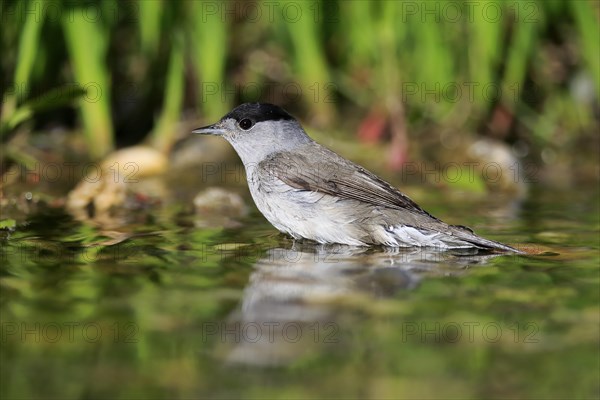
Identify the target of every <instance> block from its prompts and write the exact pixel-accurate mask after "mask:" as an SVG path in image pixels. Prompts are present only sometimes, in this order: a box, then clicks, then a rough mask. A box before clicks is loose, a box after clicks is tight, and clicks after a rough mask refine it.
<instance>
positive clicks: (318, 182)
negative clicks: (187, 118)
mask: <svg viewBox="0 0 600 400" xmlns="http://www.w3.org/2000/svg"><path fill="white" fill-rule="evenodd" d="M245 128H247V129H245ZM195 132H197V133H209V134H217V135H222V136H224V137H225V138H226V139H227V140H228V141H229V142H230V143H231V144H232V145H233V147H234V149H235V150H236V151H237V153H238V155H239V156H240V158H241V159H242V162H243V163H244V166H245V168H246V174H247V179H248V185H249V188H250V193H251V194H252V197H253V199H254V202H255V203H256V206H257V207H258V209H259V211H260V212H261V213H262V214H263V215H264V216H265V218H267V220H269V222H270V223H271V224H272V225H273V226H275V227H276V228H277V229H278V230H280V231H281V232H284V233H287V234H289V235H290V236H292V237H294V238H296V239H310V240H314V241H316V242H319V243H341V244H346V245H353V246H365V245H383V246H391V247H414V246H419V247H436V248H441V249H450V248H473V247H475V248H482V249H490V250H502V251H516V250H515V249H513V248H512V247H510V246H507V245H504V244H502V243H499V242H495V241H491V240H487V239H484V238H482V237H480V236H477V235H476V234H474V233H473V232H472V231H471V230H470V229H469V228H466V227H462V226H456V225H448V224H446V223H444V222H442V221H441V220H439V219H437V218H435V217H433V216H432V215H430V214H429V213H427V212H426V211H424V210H423V209H422V208H421V207H419V206H418V205H417V204H416V203H415V202H414V201H412V200H411V199H410V198H408V197H407V196H405V195H404V194H402V193H401V192H400V191H399V190H397V189H396V188H394V187H393V186H391V185H390V184H388V183H387V182H385V181H384V180H382V179H381V178H379V177H377V176H376V175H375V174H373V173H371V172H369V171H368V170H366V169H364V168H363V167H361V166H359V165H357V164H355V163H353V162H351V161H349V160H346V159H345V158H343V157H341V156H340V155H338V154H336V153H335V152H333V151H331V150H329V149H327V148H326V147H324V146H321V145H320V144H318V143H316V142H314V141H313V140H312V139H310V137H308V135H307V134H306V133H305V132H304V130H303V129H302V127H301V126H300V124H299V123H298V122H297V121H296V120H295V119H293V118H292V117H291V116H290V115H289V114H287V113H286V112H285V111H284V110H282V109H281V108H279V107H277V106H273V105H270V104H243V105H241V106H239V107H237V108H236V109H234V110H233V111H231V112H230V113H229V114H227V115H226V116H224V117H223V118H222V119H221V121H219V122H218V123H216V124H214V125H211V126H208V127H205V128H200V129H198V130H196V131H195Z"/></svg>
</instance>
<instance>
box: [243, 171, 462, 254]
mask: <svg viewBox="0 0 600 400" xmlns="http://www.w3.org/2000/svg"><path fill="white" fill-rule="evenodd" d="M247 172H248V176H249V177H250V179H249V180H248V183H249V187H250V193H251V194H252V197H253V199H254V202H255V203H256V206H257V207H258V209H259V210H260V212H261V213H262V214H263V215H264V216H265V218H267V220H269V222H270V223H271V224H272V225H273V226H275V228H277V229H278V230H280V231H281V232H284V233H287V234H288V235H290V236H292V237H294V238H296V239H300V238H304V239H310V240H314V241H316V242H319V243H341V244H346V245H350V246H365V245H369V244H379V245H385V246H391V247H435V248H439V249H450V248H469V247H473V244H472V243H469V242H466V241H463V240H460V239H458V238H456V237H453V236H451V235H448V234H444V233H442V232H437V231H430V230H423V229H418V228H415V227H413V226H407V225H402V224H398V221H389V222H387V223H384V221H382V223H380V224H378V223H373V221H374V220H381V218H377V215H375V214H373V215H372V217H373V218H367V220H366V221H365V220H358V219H357V218H359V217H358V216H363V217H364V216H365V214H366V213H369V211H371V212H372V213H376V212H377V211H376V210H375V208H372V207H370V206H366V205H362V207H365V208H363V209H362V210H356V208H355V207H350V206H349V204H350V203H348V202H343V201H340V200H339V199H338V198H335V197H333V196H329V195H324V194H322V193H318V192H309V191H303V190H296V189H292V188H290V187H289V186H288V185H286V184H284V183H283V182H281V181H278V180H277V179H276V178H274V177H273V179H270V180H269V182H264V180H263V181H261V182H262V187H261V190H262V191H263V193H264V191H265V190H268V193H269V194H268V195H264V194H263V195H262V196H257V195H256V192H257V191H258V183H257V181H258V179H256V176H254V174H253V171H249V170H248V171H247ZM352 204H357V203H352ZM366 207H369V208H366ZM353 211H356V212H353Z"/></svg>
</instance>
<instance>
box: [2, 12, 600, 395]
mask: <svg viewBox="0 0 600 400" xmlns="http://www.w3.org/2000/svg"><path fill="white" fill-rule="evenodd" d="M599 4H600V3H599V2H598V1H591V0H590V1H588V0H564V1H552V0H549V1H542V0H540V1H535V0H526V1H483V0H475V1H450V0H449V1H439V2H438V1H378V2H376V1H373V2H371V1H327V2H317V1H284V0H275V1H259V2H245V1H239V2H234V1H226V2H218V1H167V0H165V1H160V0H143V1H116V0H115V1H110V0H109V1H103V2H99V1H86V2H77V1H67V0H65V1H58V0H47V1H44V0H29V1H26V0H23V1H2V3H1V8H0V10H1V15H0V32H1V36H0V43H1V44H0V46H1V51H2V57H0V70H1V79H2V80H1V83H0V85H1V88H0V89H1V92H2V103H1V113H0V140H1V141H2V147H1V152H0V169H1V171H0V172H1V173H2V181H1V183H0V214H1V215H0V261H1V262H0V328H1V329H0V331H1V332H0V334H1V335H0V339H1V340H0V349H1V351H0V364H1V366H2V368H0V381H1V382H0V383H1V384H0V397H1V398H3V399H4V398H20V399H23V398H55V399H57V398H77V399H80V398H123V399H131V398H248V399H251V398H252V399H263V398H286V399H289V398H323V397H326V398H327V397H328V398H377V399H379V398H399V397H404V398H449V397H451V398H474V399H479V398H502V399H504V398H598V394H599V393H600V382H599V381H598V369H599V364H598V360H599V358H598V337H599V332H598V330H599V327H600V324H599V321H598V318H599V315H600V312H599V307H598V305H599V304H600V303H599V301H600V300H599V299H600V292H598V287H599V284H600V282H599V276H598V265H599V259H600V253H599V252H598V243H599V240H598V232H599V231H600V217H599V215H600V209H599V208H598V207H599V206H598V204H600V203H599V201H598V199H599V195H598V184H597V182H598V177H599V173H600V170H599V168H598V165H599V164H598V156H599V154H600V153H599V151H598V148H599V146H600V135H599V134H598V132H599V126H600V123H599V121H600V111H599V100H598V99H599V93H600V88H599V87H600V55H599V47H600V46H599V44H598V38H599V37H600V32H599V15H600V6H599ZM249 101H267V102H272V103H276V104H278V105H281V106H283V107H284V108H286V109H287V110H288V111H290V112H291V113H292V114H294V115H295V116H297V117H298V118H299V120H300V121H301V122H302V124H303V126H304V127H305V128H306V129H307V130H308V132H309V134H310V135H311V136H312V137H314V138H316V139H317V140H318V141H319V142H321V143H323V144H325V145H327V146H329V147H331V148H333V149H334V150H336V151H338V152H340V153H341V154H342V155H344V156H346V157H347V158H350V159H352V160H353V161H357V162H359V163H361V164H364V165H366V166H367V167H369V168H372V169H374V170H375V171H376V172H377V173H378V174H381V175H382V176H384V177H385V178H386V179H389V180H390V182H392V183H393V184H394V185H397V186H399V187H401V188H402V190H403V191H406V193H408V194H409V195H410V196H411V198H413V199H415V201H417V202H418V203H419V204H421V205H422V206H423V207H424V208H425V209H427V210H429V211H431V212H432V214H434V215H436V216H438V217H440V218H441V219H443V220H444V221H446V222H448V223H456V224H466V225H468V226H471V227H473V228H474V229H476V231H477V233H479V234H481V235H483V236H485V237H489V238H491V239H495V240H499V241H502V242H507V243H512V244H516V245H518V246H519V248H523V249H525V250H531V251H532V253H533V254H532V255H527V256H500V257H497V258H495V259H490V260H486V256H484V257H483V258H482V259H481V260H477V258H476V257H475V259H474V260H469V257H467V258H462V257H458V256H456V257H455V256H453V255H452V254H445V255H440V254H434V255H429V256H427V255H426V256H421V257H422V259H411V257H409V256H410V253H408V254H406V253H403V252H399V254H395V255H394V254H392V253H393V252H387V251H384V250H382V249H369V250H367V249H363V250H365V253H364V254H359V255H352V254H351V255H344V254H343V253H341V254H340V255H338V256H340V257H341V258H339V259H338V258H336V254H335V252H333V254H327V253H326V252H325V254H323V252H324V250H323V249H321V248H320V247H319V246H313V248H310V244H307V249H301V250H302V251H303V254H304V256H305V258H306V259H307V260H308V261H307V262H306V264H303V263H298V262H295V261H296V260H297V258H295V257H296V256H297V255H298V252H297V249H296V248H297V246H298V243H297V242H295V241H292V240H291V239H289V238H288V237H286V236H284V235H278V233H277V231H276V230H275V228H273V227H272V226H271V225H270V224H268V222H267V221H266V220H265V219H264V218H263V217H262V215H260V213H259V212H258V211H257V210H256V209H255V208H253V207H252V206H251V204H252V201H251V199H250V195H249V194H248V193H247V184H246V179H245V178H244V174H243V172H244V171H243V168H241V167H240V166H239V164H235V162H236V158H235V157H234V156H233V152H232V150H231V147H230V146H229V145H228V144H227V143H225V141H223V140H221V139H220V138H212V139H215V140H211V138H208V137H202V138H199V137H194V136H193V135H191V133H190V132H191V130H192V129H193V128H196V127H198V126H199V125H202V124H205V123H211V122H214V121H215V120H217V119H218V118H220V117H221V116H222V115H223V114H224V113H226V112H227V111H229V110H230V109H231V108H233V107H235V106H236V105H238V104H240V103H242V102H249ZM188 139H189V140H188ZM138 144H141V146H136V145H138ZM219 146H220V147H219ZM186 157H187V158H186ZM186 159H187V161H186ZM98 160H103V161H102V162H101V163H97V161H98ZM190 160H191V161H190ZM231 161H233V162H234V163H233V164H230V162H231ZM465 162H467V163H471V164H463V163H465ZM473 162H479V164H478V165H479V168H481V166H484V169H483V170H482V171H481V170H478V172H483V173H478V174H469V173H465V174H463V175H462V176H464V177H465V179H462V180H461V179H454V177H455V176H456V175H455V174H456V173H458V176H461V171H462V172H463V173H464V172H467V171H468V169H469V168H470V166H472V165H474V164H473ZM118 163H120V166H121V167H122V168H121V169H120V170H119V166H117V167H116V168H115V167H114V166H115V165H117V164H118ZM484 163H488V164H485V165H484ZM495 163H496V164H495ZM225 164H227V165H225ZM98 165H101V167H100V168H98ZM490 165H491V166H494V165H498V166H499V167H500V168H503V169H502V170H501V172H500V175H502V178H505V179H504V180H506V181H508V182H504V183H506V185H504V183H503V184H502V185H504V186H502V185H500V186H502V187H501V189H502V190H503V189H507V190H506V191H502V190H501V191H502V194H503V195H506V196H500V195H498V196H496V195H490V193H491V192H493V189H494V188H495V187H492V186H491V184H488V183H490V182H487V181H486V182H483V181H485V179H488V180H489V181H491V180H493V179H489V178H490V177H489V176H486V174H485V172H486V171H487V170H486V169H485V167H486V166H490ZM451 166H454V167H453V168H450V167H451ZM88 167H93V168H88ZM386 167H387V169H386ZM464 168H467V169H464ZM419 169H421V171H419ZM487 172H492V173H493V172H497V171H495V170H494V169H492V170H490V171H487ZM88 173H97V174H98V176H96V177H94V179H91V178H90V175H88ZM419 174H421V175H420V176H421V178H422V179H421V180H420V181H419V180H418V178H419ZM155 175H160V176H159V177H158V178H157V177H156V176H155ZM100 176H101V177H102V179H100ZM410 177H412V178H413V179H414V180H415V179H416V181H414V180H413V181H412V182H410V181H409V182H406V180H409V179H408V178H410ZM440 177H441V178H442V179H439V178H440ZM86 178H87V179H86ZM95 178H98V179H95ZM130 178H132V179H130ZM138 178H140V179H139V181H138ZM146 178H147V179H146ZM405 178H407V179H405ZM423 178H425V179H423ZM471 178H473V179H471ZM411 183H413V185H411ZM414 183H417V184H414ZM431 184H433V185H435V186H436V187H432V185H431ZM215 185H216V186H224V187H225V188H227V190H225V189H223V188H220V189H221V191H217V195H216V196H214V197H211V196H213V195H212V194H214V193H215V191H214V190H212V189H216V188H214V187H213V186H215ZM73 188H75V189H73ZM207 188H208V189H207ZM446 189H449V190H446ZM455 189H457V190H455ZM487 189H490V190H487ZM511 190H512V191H511ZM244 191H246V192H244ZM199 192H200V193H199ZM211 193H212V194H211ZM219 193H220V194H219ZM239 193H242V194H244V193H245V196H240V195H239ZM496 193H498V192H496ZM236 196H237V197H236ZM207 198H208V200H207ZM211 198H212V200H211ZM232 204H233V205H235V204H239V205H240V206H239V207H235V206H232ZM274 249H275V250H278V249H279V250H282V251H283V254H284V255H286V257H287V256H290V257H287V258H286V257H283V259H278V258H277V257H273V255H272V254H271V253H270V251H272V250H274ZM387 250H389V249H387ZM286 252H290V253H291V254H286ZM331 255H333V256H334V257H333V259H331ZM329 261H331V263H330V262H329ZM336 271H337V272H336ZM307 274H308V275H307ZM316 289H318V290H321V291H322V292H325V294H326V296H325V298H320V297H319V296H316V297H317V298H316V299H315V290H316ZM318 290H317V292H318ZM290 294H291V295H292V299H291V300H290ZM321 294H323V293H321ZM261 296H263V297H264V298H265V299H267V300H268V301H267V302H266V303H260V302H259V303H258V305H261V304H262V306H261V307H258V308H253V307H247V303H248V302H250V303H252V300H253V299H256V298H261ZM294 296H296V297H294ZM328 296H330V297H328ZM298 317H301V318H306V320H304V319H301V321H305V322H307V323H313V322H315V321H317V322H318V321H325V322H332V321H333V322H335V323H336V324H337V325H336V326H338V327H339V337H338V339H339V343H337V344H336V345H334V346H331V347H326V346H322V345H323V343H322V341H315V343H309V344H310V345H307V343H305V342H304V341H302V342H299V343H297V344H295V343H283V344H282V343H275V344H272V345H271V346H268V345H267V346H263V344H264V343H262V344H261V343H258V345H257V346H254V347H252V346H248V348H250V349H251V350H253V351H254V352H250V353H246V357H245V358H246V359H245V363H242V365H241V366H239V367H238V368H231V366H228V365H227V360H228V359H230V357H229V355H230V354H232V353H235V352H236V349H238V347H239V348H242V350H243V349H244V346H237V345H238V344H239V343H227V341H224V340H221V341H220V340H219V339H220V338H219V337H218V336H214V337H211V338H210V340H206V338H205V337H204V336H203V334H204V333H205V326H215V324H222V323H224V322H232V321H239V320H242V321H253V319H257V318H258V320H260V319H261V318H273V320H275V321H280V320H281V321H283V322H285V321H287V320H288V319H290V320H293V319H294V318H298ZM278 318H279V319H278ZM436 323H439V324H441V326H449V325H450V324H459V326H464V325H463V323H469V324H479V325H478V326H485V324H488V323H493V324H495V325H494V326H499V327H501V329H502V330H503V332H504V334H503V335H502V337H501V338H498V340H495V339H494V340H490V339H489V338H487V337H482V336H481V335H479V336H477V337H475V338H469V337H468V335H467V334H466V331H465V335H464V336H463V337H462V339H461V340H458V341H456V340H446V338H438V337H436V336H435V335H434V337H431V335H430V334H429V333H428V332H421V333H423V334H424V335H421V337H413V338H411V339H409V340H406V337H405V336H406V335H405V334H406V327H407V326H410V327H412V326H417V325H418V326H425V327H427V326H435V325H434V324H436ZM68 324H75V326H76V330H75V333H74V335H75V336H74V339H73V340H71V337H70V336H69V335H68V334H67V331H66V330H63V331H59V332H64V334H62V336H61V337H60V338H58V339H57V338H55V336H52V334H53V333H55V332H56V330H52V328H53V327H54V328H56V327H57V326H58V327H59V329H65V328H66V327H68V326H71V325H68ZM86 324H87V325H90V326H92V327H96V326H97V327H99V328H100V329H101V330H102V331H103V332H104V334H103V335H98V337H97V338H94V340H90V339H89V338H88V337H86V336H85V334H82V327H83V326H87V325H86ZM207 324H208V325H207ZM219 326H221V325H219ZM36 327H37V328H36ZM532 327H533V328H534V329H535V330H534V331H532V330H531V328H532ZM47 328H50V333H48V332H46V331H47V330H48V329H47ZM132 328H133V330H132ZM531 334H533V337H530V335H531ZM131 335H133V336H131ZM100 336H101V337H100ZM451 339H452V338H451ZM528 339H534V340H528ZM242 344H243V343H242ZM273 354H275V355H280V356H282V358H283V359H284V361H285V362H282V361H281V360H279V361H278V360H277V359H275V360H269V358H271V357H272V355H273ZM242 355H243V354H242ZM284 356H285V357H284ZM242 358H243V357H242ZM275 361H277V362H279V364H278V363H277V362H275ZM277 365H279V367H277ZM265 366H270V367H268V368H265Z"/></svg>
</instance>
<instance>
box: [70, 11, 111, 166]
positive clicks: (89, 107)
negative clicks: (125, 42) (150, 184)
mask: <svg viewBox="0 0 600 400" xmlns="http://www.w3.org/2000/svg"><path fill="white" fill-rule="evenodd" d="M100 22H101V21H92V22H90V21H88V20H86V19H85V17H84V13H82V12H81V10H76V12H72V13H66V12H65V16H64V17H63V19H62V25H63V30H64V33H65V40H66V43H67V49H68V51H69V56H70V62H71V65H72V68H73V75H74V77H75V79H76V81H77V82H78V84H79V85H82V86H83V87H84V88H85V89H88V90H94V91H96V93H94V94H91V93H90V92H88V95H87V96H86V97H85V98H84V99H82V100H80V101H79V109H80V112H81V117H82V120H83V125H84V128H85V135H86V140H87V144H88V147H89V151H90V154H91V156H92V157H93V158H100V157H102V156H104V155H106V154H107V153H108V152H109V151H111V150H112V148H113V128H112V119H111V114H110V85H109V73H108V70H107V66H106V62H105V56H106V47H107V46H106V43H107V41H108V32H106V31H105V30H102V29H101V26H100V25H101V23H100Z"/></svg>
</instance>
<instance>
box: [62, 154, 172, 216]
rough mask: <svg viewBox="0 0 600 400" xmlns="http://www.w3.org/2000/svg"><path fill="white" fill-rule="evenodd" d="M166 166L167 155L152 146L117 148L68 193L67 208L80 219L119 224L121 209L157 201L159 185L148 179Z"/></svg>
mask: <svg viewBox="0 0 600 400" xmlns="http://www.w3.org/2000/svg"><path fill="white" fill-rule="evenodd" d="M166 168H167V159H166V157H165V156H164V155H163V154H162V153H161V152H159V151H158V150H155V149H153V148H151V147H146V146H134V147H129V148H126V149H122V150H119V151H116V152H114V153H112V154H110V155H109V156H108V157H107V158H106V159H105V160H103V161H102V162H101V163H100V165H99V166H98V168H95V169H93V171H91V172H90V173H89V174H88V175H86V176H85V177H84V178H83V179H82V180H81V181H80V182H79V183H78V184H77V186H76V187H75V188H74V189H73V190H72V191H71V192H70V193H69V195H68V197H67V203H66V206H67V210H69V212H70V213H71V214H73V216H74V217H75V218H77V219H79V220H93V221H94V222H97V223H99V224H101V225H110V226H112V225H119V221H122V218H120V217H121V216H122V214H123V211H128V210H131V209H139V208H145V207H146V206H148V205H149V204H150V205H151V204H154V203H157V202H158V198H160V197H162V196H161V193H162V192H163V190H162V189H161V187H162V185H160V184H158V185H157V184H156V181H153V180H152V179H148V178H151V177H153V176H156V175H160V174H162V173H164V172H165V170H166ZM148 182H151V183H152V182H154V184H149V183H148Z"/></svg>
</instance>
